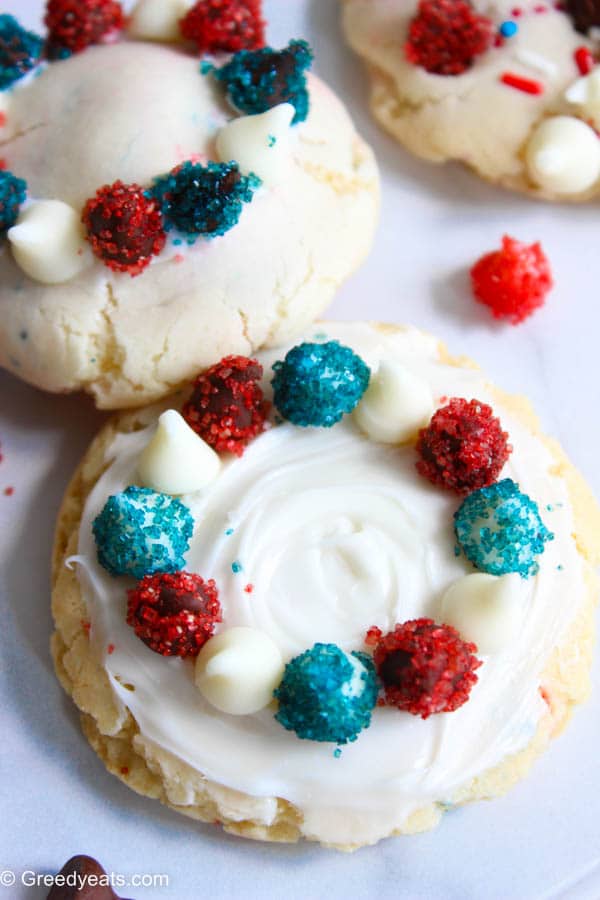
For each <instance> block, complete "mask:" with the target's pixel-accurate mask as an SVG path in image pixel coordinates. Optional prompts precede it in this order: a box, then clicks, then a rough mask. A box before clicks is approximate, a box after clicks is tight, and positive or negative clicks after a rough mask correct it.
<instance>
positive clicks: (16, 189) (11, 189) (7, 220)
mask: <svg viewBox="0 0 600 900" xmlns="http://www.w3.org/2000/svg"><path fill="white" fill-rule="evenodd" d="M0 18H1V17H0ZM26 195H27V182H26V181H23V179H22V178H17V176H16V175H13V174H12V172H7V171H2V170H0V234H4V233H5V232H6V231H8V229H9V228H12V226H13V225H14V224H15V222H16V221H17V218H18V215H19V209H20V208H21V205H22V204H23V203H24V202H25V197H26Z"/></svg>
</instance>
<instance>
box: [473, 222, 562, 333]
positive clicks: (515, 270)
mask: <svg viewBox="0 0 600 900" xmlns="http://www.w3.org/2000/svg"><path fill="white" fill-rule="evenodd" d="M471 283H472V286H473V293H474V295H475V299H476V300H477V301H478V302H479V303H483V304H484V305H485V306H488V307H489V308H490V309H491V311H492V314H493V315H494V316H495V318H497V319H500V318H505V319H509V321H510V322H511V323H512V324H513V325H516V324H518V323H519V322H522V321H523V320H524V319H526V318H527V317H528V316H530V315H531V314H532V313H533V312H534V311H535V310H536V309H538V308H539V307H540V306H543V305H544V300H545V298H546V294H547V293H548V291H549V290H550V289H551V288H552V285H553V283H554V282H553V279H552V272H551V270H550V264H549V262H548V259H547V257H546V255H545V253H544V251H543V250H542V247H541V245H540V244H539V243H535V244H524V243H521V241H517V240H515V239H514V238H511V237H509V236H508V235H505V236H504V237H503V238H502V249H501V250H495V251H493V252H492V253H487V254H486V255H485V256H482V257H481V259H480V260H478V262H476V263H475V265H474V266H473V268H472V269H471Z"/></svg>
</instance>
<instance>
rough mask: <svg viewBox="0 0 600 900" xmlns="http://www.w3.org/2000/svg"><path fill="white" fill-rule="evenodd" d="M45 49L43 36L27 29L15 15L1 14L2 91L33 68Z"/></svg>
mask: <svg viewBox="0 0 600 900" xmlns="http://www.w3.org/2000/svg"><path fill="white" fill-rule="evenodd" d="M43 49H44V42H43V40H42V38H41V37H39V36H38V35H37V34H34V33H33V32H32V31H26V30H25V29H24V28H23V27H22V26H21V25H19V23H18V21H17V20H16V19H15V17H14V16H9V15H0V91H5V90H6V89H7V88H9V87H10V86H11V85H12V84H14V83H15V81H18V80H19V79H20V78H22V77H23V76H24V75H26V74H27V72H29V71H30V70H31V69H33V68H34V67H35V66H36V65H37V63H38V61H39V59H40V57H41V55H42V51H43Z"/></svg>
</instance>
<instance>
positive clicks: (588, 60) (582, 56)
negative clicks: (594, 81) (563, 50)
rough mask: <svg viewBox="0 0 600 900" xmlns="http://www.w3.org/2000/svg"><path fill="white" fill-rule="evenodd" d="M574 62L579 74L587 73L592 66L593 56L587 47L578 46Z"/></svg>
mask: <svg viewBox="0 0 600 900" xmlns="http://www.w3.org/2000/svg"><path fill="white" fill-rule="evenodd" d="M573 56H574V57H575V64H576V66H577V68H578V69H579V74H580V75H589V73H590V72H591V71H592V69H593V68H594V57H593V55H592V51H591V50H590V48H589V47H578V48H577V50H576V51H575V53H574V54H573Z"/></svg>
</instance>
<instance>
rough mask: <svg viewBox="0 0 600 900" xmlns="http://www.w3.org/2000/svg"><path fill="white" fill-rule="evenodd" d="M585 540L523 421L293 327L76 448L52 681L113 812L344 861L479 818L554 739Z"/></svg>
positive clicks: (570, 476) (379, 337)
mask: <svg viewBox="0 0 600 900" xmlns="http://www.w3.org/2000/svg"><path fill="white" fill-rule="evenodd" d="M336 341H337V342H338V343H334V342H336ZM275 364H276V365H275ZM274 365H275V369H274V370H273V369H272V367H273V366H274ZM260 366H262V367H263V369H264V372H263V374H262V375H261V371H260ZM369 382H370V384H369ZM368 384H369V386H368V387H367V385H368ZM467 401H468V402H467ZM471 401H475V402H471ZM271 404H273V405H271ZM490 406H491V407H492V408H491V409H490V408H489V407H490ZM433 410H437V412H435V415H434V416H433V418H432V411H433ZM165 411H168V412H167V414H166V415H165V414H164V413H165ZM265 416H266V418H265ZM159 418H160V422H159ZM475 420H476V422H477V423H478V427H477V428H476V429H473V427H472V425H473V422H474V421H475ZM309 422H312V423H313V424H308V423H309ZM294 423H296V424H294ZM453 423H454V424H453ZM473 434H477V438H476V440H475V439H474V438H473ZM457 435H458V436H459V437H460V436H461V435H462V438H461V440H459V441H458V442H457ZM467 435H468V437H467ZM417 436H418V437H417ZM463 439H464V440H463ZM448 442H450V443H448ZM208 444H210V445H211V446H212V449H213V450H214V451H216V453H217V455H218V456H219V458H220V466H219V467H217V466H215V465H214V460H213V459H212V457H211V456H210V454H208V453H207V450H208V449H209V448H208ZM448 447H453V448H454V449H453V450H452V454H451V455H450V457H449V456H448V454H447V453H446V454H445V450H446V451H447V450H448ZM226 448H229V451H231V452H227V450H226ZM444 448H445V449H444ZM473 460H476V462H473ZM417 462H418V463H419V471H417V467H416V463H417ZM436 467H437V468H436ZM199 469H201V475H200V482H201V484H200V486H199V487H198V488H197V489H194V490H191V491H190V489H189V488H185V489H187V490H188V493H180V491H181V490H182V479H185V478H186V477H188V476H189V475H191V474H192V473H194V472H198V470H199ZM140 471H141V472H142V473H143V475H140ZM480 485H483V487H481V486H480ZM136 486H137V487H136ZM471 488H473V490H470V489H471ZM160 491H163V493H160ZM165 491H170V493H168V492H167V493H165ZM109 498H112V499H110V500H109ZM482 504H483V506H482ZM481 516H484V519H483V521H484V522H487V524H488V526H489V528H488V529H487V530H486V527H481V522H482V519H481ZM484 532H485V533H486V536H484V537H477V535H484ZM599 534H600V511H599V510H598V508H597V506H596V503H595V501H594V499H593V497H592V496H591V494H590V492H589V489H588V488H587V486H586V485H585V483H584V481H583V479H582V478H581V476H579V475H578V474H577V473H576V472H575V470H574V469H573V467H572V466H571V464H570V463H569V462H568V461H567V459H566V458H565V457H564V454H563V453H562V451H561V450H560V447H559V446H558V445H557V444H556V443H555V442H553V441H550V440H549V439H547V438H544V437H543V436H542V435H541V434H540V432H539V426H538V423H537V421H536V419H535V416H534V414H533V412H532V411H531V409H530V407H529V405H528V403H527V401H525V400H523V399H521V398H516V397H509V396H507V395H505V394H503V393H501V392H500V391H499V390H497V389H496V388H495V387H493V386H492V385H490V384H489V382H487V380H486V378H485V376H484V375H483V374H482V373H481V372H480V371H479V370H478V369H477V368H476V367H474V366H472V364H470V363H468V361H465V360H463V361H458V360H453V359H452V358H450V357H449V356H448V355H447V353H446V352H445V350H444V348H443V347H442V346H441V345H440V344H439V343H438V342H437V341H436V340H435V339H433V338H431V337H429V336H427V335H425V334H423V333H421V332H419V331H417V330H415V329H412V328H401V327H397V326H375V325H368V324H343V323H335V324H334V323H324V324H320V325H319V326H317V327H313V329H312V330H311V331H309V332H308V333H307V334H305V336H304V338H303V343H302V344H301V345H297V346H296V347H295V348H292V349H290V350H289V352H288V350H286V349H284V350H279V351H264V352H262V353H261V354H260V355H259V357H258V364H257V363H255V362H251V361H248V360H240V359H236V360H228V361H226V362H225V363H223V365H222V366H220V367H214V368H213V369H211V370H210V371H209V372H208V373H205V374H204V375H203V376H200V378H199V379H198V380H197V382H196V384H195V386H194V388H193V390H192V392H191V393H189V392H187V393H185V394H178V395H173V396H172V397H170V398H169V399H168V400H167V401H165V402H163V403H161V404H157V405H154V406H151V407H147V408H146V409H143V410H140V411H138V412H135V413H130V414H126V415H121V416H119V417H117V418H115V419H114V420H113V421H112V423H111V424H109V425H108V426H107V427H106V428H105V429H104V431H103V432H102V433H101V434H100V435H99V437H98V438H97V440H96V442H95V443H94V444H93V446H92V448H91V449H90V451H89V452H88V454H87V455H86V457H85V459H84V460H83V462H82V464H81V466H80V468H79V470H78V472H77V474H76V475H75V477H74V479H73V481H72V483H71V486H70V487H69V489H68V492H67V495H66V497H65V501H64V505H63V507H62V511H61V513H60V517H59V522H58V529H57V536H56V546H55V558H54V575H53V614H54V618H55V622H56V633H55V635H54V637H53V642H52V647H53V655H54V660H55V664H56V670H57V673H58V676H59V678H60V680H61V682H62V684H63V685H64V687H65V689H66V690H67V691H68V692H69V693H70V694H71V695H72V697H73V699H74V700H75V702H76V703H77V705H78V706H79V708H80V710H81V712H82V725H83V729H84V731H85V734H86V735H87V737H88V739H89V740H90V742H91V744H92V746H93V747H94V748H95V749H96V751H97V752H98V754H99V755H100V756H101V758H102V759H103V761H104V763H105V764H106V766H107V767H108V769H109V770H110V771H111V772H113V773H114V774H116V775H117V776H118V777H119V778H121V779H122V780H123V781H125V782H126V783H127V784H129V785H130V786H131V787H132V788H133V789H135V790H136V791H138V792H140V793H142V794H145V795H148V796H150V797H155V798H159V799H160V800H161V801H162V802H164V803H166V804H168V805H170V806H171V807H173V808H175V809H177V810H178V811H180V812H182V813H184V814H186V815H188V816H190V817H192V818H196V819H201V820H203V821H211V822H212V821H219V822H222V823H223V825H224V827H225V828H226V829H227V830H228V831H230V832H233V833H236V834H240V835H243V836H246V837H253V838H257V839H264V840H274V841H293V840H297V839H298V838H300V837H305V838H307V839H310V840H316V841H320V842H321V843H322V844H325V845H331V846H335V847H341V848H344V849H353V848H356V847H358V846H361V845H364V844H372V843H375V842H376V841H378V840H379V839H381V838H383V837H386V836H388V835H392V834H405V833H410V832H414V831H420V830H425V829H427V828H431V827H433V826H434V825H436V824H437V823H438V821H439V820H440V817H441V814H442V812H443V811H444V810H445V809H447V808H449V807H451V806H452V805H454V804H457V803H463V802H466V801H469V800H475V799H480V798H489V797H494V796H496V795H499V794H502V793H503V792H504V791H506V790H507V789H508V787H510V786H511V785H512V784H513V783H514V782H516V781H517V780H518V779H519V778H521V777H523V776H524V775H525V774H526V773H527V771H528V769H529V766H530V764H531V762H532V761H533V759H534V758H535V757H536V756H537V755H538V754H539V753H540V752H541V751H542V750H543V749H544V748H545V747H546V745H547V743H548V741H549V740H550V738H551V737H552V736H554V735H555V734H557V733H558V732H559V731H560V730H561V728H562V727H563V726H564V724H565V723H566V721H567V719H568V717H569V714H570V711H571V708H572V706H573V704H575V703H577V702H580V701H581V700H583V699H584V698H585V697H586V695H587V691H588V675H589V667H590V661H591V646H592V639H593V609H594V603H595V600H596V594H597V584H596V578H595V575H594V572H593V568H592V566H593V565H594V564H595V563H596V562H597V561H598V559H599V558H600V546H599V543H598V535H599ZM165 573H170V574H165ZM136 579H141V580H140V581H136ZM565 598H568V602H565ZM411 641H412V643H411ZM428 654H429V655H428ZM399 747H401V748H402V752H401V753H399V752H398V748H399Z"/></svg>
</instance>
